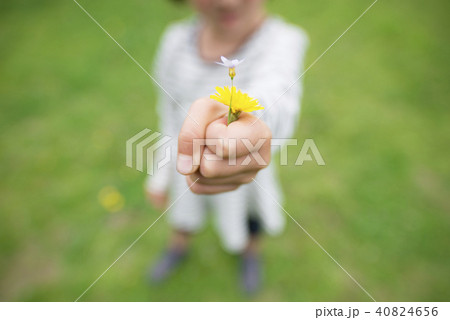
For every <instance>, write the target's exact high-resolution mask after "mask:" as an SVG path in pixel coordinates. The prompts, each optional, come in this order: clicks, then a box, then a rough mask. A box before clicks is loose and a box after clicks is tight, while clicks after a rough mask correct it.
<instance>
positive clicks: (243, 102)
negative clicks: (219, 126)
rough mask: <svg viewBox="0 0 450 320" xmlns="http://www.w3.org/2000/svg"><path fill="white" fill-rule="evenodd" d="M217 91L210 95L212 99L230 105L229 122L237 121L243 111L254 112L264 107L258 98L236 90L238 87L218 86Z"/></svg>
mask: <svg viewBox="0 0 450 320" xmlns="http://www.w3.org/2000/svg"><path fill="white" fill-rule="evenodd" d="M216 90H217V92H216V93H215V94H213V95H211V96H210V98H211V99H214V100H216V101H219V102H221V103H223V104H224V105H226V106H228V107H229V112H228V124H230V123H231V122H233V121H236V120H237V119H238V118H239V115H240V113H241V112H252V111H256V110H261V109H264V107H262V106H261V105H260V104H259V102H258V100H256V99H254V98H252V97H249V95H248V94H246V93H243V92H242V91H241V90H238V91H237V90H236V87H234V86H233V87H231V89H230V88H229V87H228V86H226V87H223V88H221V87H216Z"/></svg>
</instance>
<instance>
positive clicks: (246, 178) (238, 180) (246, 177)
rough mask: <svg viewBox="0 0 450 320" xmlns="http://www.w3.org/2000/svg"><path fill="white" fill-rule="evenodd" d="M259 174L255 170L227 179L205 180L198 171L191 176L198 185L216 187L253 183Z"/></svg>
mask: <svg viewBox="0 0 450 320" xmlns="http://www.w3.org/2000/svg"><path fill="white" fill-rule="evenodd" d="M257 173H258V171H256V170H254V171H249V172H245V173H239V174H236V175H234V176H231V177H226V178H205V177H204V176H202V175H201V174H200V173H199V172H198V171H197V172H194V173H193V174H191V175H190V177H191V180H192V181H196V180H197V179H198V180H197V183H201V184H206V185H210V186H215V185H227V184H247V183H250V182H252V181H253V178H254V177H256V174H257Z"/></svg>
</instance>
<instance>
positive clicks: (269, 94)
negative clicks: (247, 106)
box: [146, 0, 307, 292]
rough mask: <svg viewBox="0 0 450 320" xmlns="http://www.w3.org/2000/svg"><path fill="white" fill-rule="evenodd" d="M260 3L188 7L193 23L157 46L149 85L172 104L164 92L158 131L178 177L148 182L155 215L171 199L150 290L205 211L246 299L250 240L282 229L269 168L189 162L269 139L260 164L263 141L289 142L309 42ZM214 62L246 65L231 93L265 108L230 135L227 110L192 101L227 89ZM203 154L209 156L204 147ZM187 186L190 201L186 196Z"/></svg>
mask: <svg viewBox="0 0 450 320" xmlns="http://www.w3.org/2000/svg"><path fill="white" fill-rule="evenodd" d="M264 2H265V1H264V0H190V4H191V5H192V6H193V7H194V8H195V10H196V11H197V13H198V14H197V16H196V17H195V18H193V19H190V20H187V21H183V22H181V23H176V24H174V25H172V26H170V27H169V28H168V29H167V31H166V32H165V34H164V36H163V38H162V42H161V45H160V49H159V53H158V56H157V59H156V77H157V79H158V81H159V83H160V84H161V85H162V87H163V88H164V89H165V90H166V91H167V92H168V93H169V94H170V95H171V97H169V96H168V95H167V94H166V93H164V92H161V94H160V96H159V102H158V112H159V116H160V131H161V132H162V133H164V134H166V135H169V136H172V137H178V154H177V152H176V151H174V154H173V155H172V156H173V157H172V159H175V158H177V169H178V172H177V171H176V169H175V161H172V163H170V164H168V165H166V166H164V167H163V168H161V169H160V170H159V171H158V172H157V173H156V174H155V175H154V176H151V177H149V179H148V181H147V186H146V189H147V194H148V197H149V199H150V201H151V202H152V203H153V204H154V206H156V207H158V208H160V209H163V208H165V206H166V205H167V203H168V201H167V199H168V194H169V193H170V196H171V197H170V198H171V201H173V206H172V207H171V208H170V211H169V213H168V219H169V222H170V224H171V226H172V227H173V229H174V232H173V236H172V238H171V240H170V243H169V246H168V249H167V251H166V252H165V254H164V255H163V257H162V259H161V260H160V261H159V262H158V263H157V264H156V266H155V268H154V269H153V270H152V274H151V277H152V279H153V280H154V281H161V280H163V279H165V278H166V277H167V276H168V275H169V274H170V273H171V271H172V270H173V269H174V268H175V267H176V266H177V265H178V264H179V262H180V261H182V259H183V258H184V257H185V255H186V252H187V247H188V240H189V237H190V236H191V235H192V234H193V233H195V232H197V231H198V230H199V229H200V228H201V227H202V225H203V223H204V220H205V215H206V211H207V207H208V208H209V207H211V208H212V211H213V212H214V218H215V223H216V227H217V230H218V233H219V235H220V238H221V240H222V243H223V246H224V248H225V249H226V250H227V251H229V252H231V253H239V254H241V257H242V269H241V280H242V284H243V288H244V290H245V291H247V292H254V291H255V290H256V289H257V288H258V287H259V285H260V260H259V256H258V246H257V245H258V241H257V240H258V236H259V234H260V232H261V231H262V230H263V231H265V232H267V233H269V234H277V233H279V232H280V231H281V230H282V229H283V227H284V222H285V221H284V215H283V213H282V211H281V209H280V207H279V206H278V204H277V203H276V202H278V203H281V199H280V198H281V195H280V192H279V188H278V183H277V180H276V177H275V173H274V169H273V167H272V166H271V165H269V166H268V167H267V168H264V167H265V165H263V166H261V165H259V164H257V163H255V161H253V160H254V159H252V162H251V163H250V165H248V166H242V165H239V164H240V163H241V162H242V161H240V160H239V159H243V157H244V156H246V154H245V149H240V148H239V147H238V148H237V149H238V151H237V152H238V153H240V154H238V160H237V162H238V165H235V166H230V165H229V164H228V162H227V160H225V159H224V160H222V161H209V162H208V161H207V160H206V159H204V158H202V159H201V163H200V166H198V165H197V166H196V165H195V163H193V160H192V159H193V158H192V157H193V156H194V157H195V155H193V151H192V140H193V139H194V138H211V137H214V138H224V137H225V138H228V137H236V138H238V139H240V138H248V139H250V140H251V141H252V142H253V145H255V144H256V142H257V141H258V139H259V138H268V139H267V143H266V142H265V143H264V145H263V146H262V147H261V149H260V150H259V151H260V154H261V156H262V158H263V159H264V160H266V162H267V163H268V162H270V157H271V150H270V137H271V136H272V137H273V138H290V137H291V135H292V133H293V130H294V127H295V124H296V122H297V118H298V116H299V111H300V105H299V102H300V97H301V92H302V90H301V84H300V82H299V81H297V82H296V80H297V79H298V77H299V75H300V72H301V66H302V61H303V58H304V54H305V50H306V47H307V37H306V36H305V34H304V32H303V31H302V30H301V29H299V28H297V27H295V26H292V25H289V24H287V23H285V22H284V21H283V20H282V19H280V18H275V17H270V16H267V15H266V13H265V8H264ZM221 56H226V57H228V58H230V59H231V58H233V59H235V58H238V59H242V58H245V61H244V62H243V63H242V64H240V65H239V67H237V68H236V73H237V75H236V77H235V80H234V81H235V86H236V87H237V88H239V89H241V90H242V91H243V92H246V93H248V94H249V95H250V96H251V97H254V98H256V99H258V100H259V102H260V104H261V105H262V106H264V107H265V109H264V110H259V111H257V112H255V113H253V114H249V113H242V114H241V116H240V118H239V120H237V121H236V122H233V123H232V124H230V125H229V126H228V127H227V126H226V120H225V119H226V113H227V109H228V107H226V106H224V105H222V104H220V103H218V102H216V101H214V100H211V99H208V98H204V99H200V100H198V99H199V98H201V97H209V96H210V95H211V94H213V93H214V88H215V87H216V86H225V85H229V81H230V79H229V77H228V70H227V69H225V68H223V67H222V66H220V65H218V64H216V63H215V62H216V61H220V57H221ZM288 89H289V90H288ZM286 90H287V91H286ZM172 98H174V99H175V100H176V102H175V101H174V100H173V99H172ZM275 102H276V104H274V103H275ZM272 104H273V105H272ZM181 106H182V107H183V108H184V109H186V110H187V109H188V107H189V106H191V108H190V109H189V115H188V116H187V115H186V112H185V111H183V109H182V108H181ZM259 116H261V119H259V120H258V117H259ZM173 140H175V139H173ZM172 149H173V150H176V148H172ZM239 149H240V151H239ZM273 151H275V150H272V152H273ZM204 153H210V154H212V155H214V152H213V151H212V150H210V148H205V149H204ZM263 168H264V169H263ZM261 169H263V170H261ZM259 170H261V171H259ZM258 171H259V172H258ZM180 173H181V174H180ZM256 173H258V174H257V175H256ZM183 175H184V176H183ZM254 177H255V180H256V182H254V181H253V180H252V178H254ZM186 181H187V183H186ZM189 186H191V191H192V192H191V191H187V192H186V189H187V188H188V187H189ZM261 187H262V188H261ZM274 199H275V200H276V202H275V201H274Z"/></svg>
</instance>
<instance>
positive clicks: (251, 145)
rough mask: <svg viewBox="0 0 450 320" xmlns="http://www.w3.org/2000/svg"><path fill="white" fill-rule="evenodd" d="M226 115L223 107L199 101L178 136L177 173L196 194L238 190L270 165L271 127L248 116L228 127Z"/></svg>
mask: <svg viewBox="0 0 450 320" xmlns="http://www.w3.org/2000/svg"><path fill="white" fill-rule="evenodd" d="M227 113H228V107H227V106H225V105H223V104H222V103H219V102H217V101H215V100H212V99H207V98H203V99H199V100H197V101H195V102H194V103H193V104H192V106H191V108H190V109H189V116H188V117H186V119H185V121H184V123H183V126H182V128H181V131H180V134H179V135H178V156H177V170H178V172H180V173H181V174H183V175H185V176H186V181H187V183H188V185H189V186H191V185H192V186H191V190H192V191H193V192H194V193H198V194H215V193H221V192H227V191H232V190H235V189H237V188H238V187H239V186H240V185H242V184H245V183H249V182H252V181H253V180H252V179H253V178H254V177H255V176H256V174H257V172H258V171H259V170H261V169H263V168H265V167H267V166H268V164H269V162H270V157H271V153H270V139H271V137H272V134H271V131H270V129H269V127H268V126H267V125H266V124H265V123H264V122H263V121H262V120H260V119H257V118H256V117H255V116H253V115H251V114H249V113H245V112H243V113H242V114H241V115H240V117H239V120H237V121H235V122H232V123H230V124H229V125H228V126H227ZM205 139H206V140H205ZM221 154H222V156H221ZM195 181H196V183H194V182H195Z"/></svg>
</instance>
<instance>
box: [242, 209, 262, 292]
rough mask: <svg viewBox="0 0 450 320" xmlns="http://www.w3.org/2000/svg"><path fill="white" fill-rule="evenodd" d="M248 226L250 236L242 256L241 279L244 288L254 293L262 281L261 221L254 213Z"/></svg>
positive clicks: (249, 218)
mask: <svg viewBox="0 0 450 320" xmlns="http://www.w3.org/2000/svg"><path fill="white" fill-rule="evenodd" d="M247 226H248V232H249V235H250V237H249V241H248V243H247V246H246V247H245V250H244V252H243V253H242V257H241V258H242V262H241V263H242V265H241V280H242V285H243V287H244V290H245V291H246V292H247V293H254V292H255V291H257V290H258V288H259V286H260V283H261V261H260V258H259V249H260V248H259V247H260V238H261V223H260V221H259V219H258V218H256V217H255V216H254V215H249V217H248V221H247Z"/></svg>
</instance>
